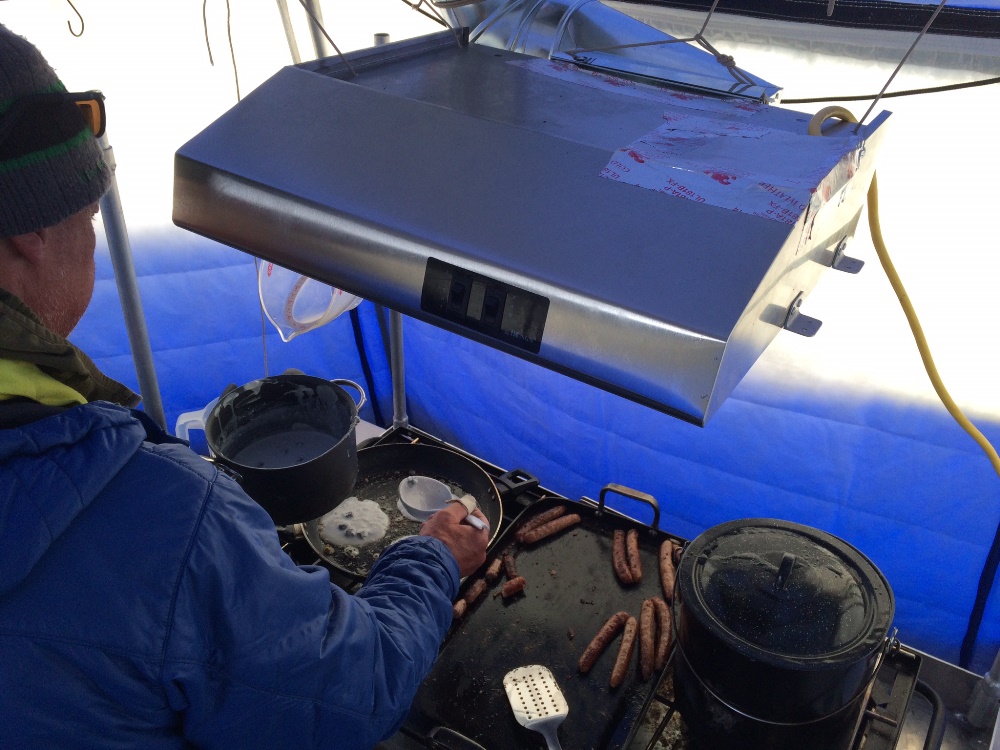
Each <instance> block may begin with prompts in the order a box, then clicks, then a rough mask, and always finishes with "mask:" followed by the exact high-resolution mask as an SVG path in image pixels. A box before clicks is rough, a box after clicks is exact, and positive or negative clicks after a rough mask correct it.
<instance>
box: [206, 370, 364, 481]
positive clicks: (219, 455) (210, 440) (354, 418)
mask: <svg viewBox="0 0 1000 750" xmlns="http://www.w3.org/2000/svg"><path fill="white" fill-rule="evenodd" d="M265 383H275V384H281V383H291V384H298V385H303V386H313V387H318V386H325V387H328V388H331V389H333V390H334V391H335V392H336V393H337V395H338V398H339V399H340V401H341V403H342V404H344V405H345V406H346V407H347V408H348V411H349V414H350V420H349V424H348V425H347V427H346V428H345V430H344V434H343V435H341V436H340V438H339V439H338V440H337V442H336V443H334V444H333V445H331V446H330V447H329V448H327V449H326V450H325V451H323V452H322V453H320V454H318V455H317V456H315V457H313V458H312V459H310V460H309V461H308V462H307V463H311V462H313V461H318V460H319V459H321V458H323V457H324V456H328V455H329V454H331V453H333V452H334V451H337V450H340V449H341V448H342V446H343V444H344V442H345V441H347V440H355V439H356V438H355V430H356V429H357V426H358V424H359V423H360V422H361V417H360V416H359V414H358V412H359V410H360V405H359V404H358V403H357V402H356V401H355V400H354V399H353V398H352V397H351V395H350V394H349V393H348V392H347V391H346V390H345V389H344V388H342V387H341V386H340V385H339V384H340V383H345V384H348V385H351V386H353V387H354V388H356V389H357V390H358V391H359V393H361V394H362V401H361V403H362V404H363V403H364V391H363V390H361V387H360V386H358V385H357V384H355V383H353V382H351V381H348V380H327V379H325V378H320V377H317V376H315V375H305V374H299V373H284V374H281V375H269V376H267V377H264V378H257V379H256V380H251V381H250V382H249V383H245V384H244V385H241V386H239V387H237V388H232V389H231V390H229V391H227V392H226V393H224V394H223V395H222V396H220V397H219V399H218V401H217V402H216V404H215V406H214V407H212V410H211V412H209V415H208V418H207V419H206V420H205V442H206V444H207V445H208V450H209V451H210V452H211V454H212V457H213V458H215V459H217V460H220V461H223V462H224V463H226V464H228V465H230V466H232V467H233V468H234V469H237V470H239V469H243V470H245V471H253V472H255V473H258V474H266V473H270V472H278V471H288V470H289V469H294V468H296V467H297V466H302V464H292V465H289V466H250V465H249V464H245V463H242V462H240V461H238V460H236V459H234V458H232V457H230V456H227V455H225V453H224V452H223V451H222V450H221V449H220V448H219V446H218V444H217V443H218V439H217V437H218V436H216V435H213V433H214V432H215V430H214V429H211V428H210V425H217V424H219V423H220V418H219V415H220V413H221V412H222V410H223V409H224V408H226V407H227V406H228V405H230V404H231V403H232V402H233V400H235V399H236V398H237V397H238V396H239V395H241V394H244V393H247V392H249V391H251V390H253V389H259V388H260V387H261V386H262V385H263V384H265ZM330 436H331V437H336V435H335V434H334V433H332V432H331V433H330Z"/></svg>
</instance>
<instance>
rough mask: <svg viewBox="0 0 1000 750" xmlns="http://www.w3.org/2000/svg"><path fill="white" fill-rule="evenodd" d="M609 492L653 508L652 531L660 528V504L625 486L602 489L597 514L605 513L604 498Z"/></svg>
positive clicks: (611, 486)
mask: <svg viewBox="0 0 1000 750" xmlns="http://www.w3.org/2000/svg"><path fill="white" fill-rule="evenodd" d="M609 492H614V493H615V494H616V495H624V496H625V497H630V498H632V499H633V500H639V501H640V502H644V503H646V504H647V505H650V506H652V508H653V525H652V526H650V528H651V529H658V528H660V504H659V503H658V502H656V498H655V497H653V496H652V495H649V494H647V493H645V492H640V491H639V490H633V489H632V488H631V487H626V486H625V485H623V484H606V485H604V486H603V487H602V488H601V497H600V499H599V500H598V502H597V512H598V513H603V512H604V496H605V495H607V494H608V493H609Z"/></svg>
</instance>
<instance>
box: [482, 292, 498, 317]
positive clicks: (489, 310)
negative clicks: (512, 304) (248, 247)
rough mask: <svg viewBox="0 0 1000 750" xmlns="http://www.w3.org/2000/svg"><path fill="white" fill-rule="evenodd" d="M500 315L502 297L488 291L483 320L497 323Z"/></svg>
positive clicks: (484, 303)
mask: <svg viewBox="0 0 1000 750" xmlns="http://www.w3.org/2000/svg"><path fill="white" fill-rule="evenodd" d="M499 315H500V297H499V296H497V295H496V294H495V293H493V292H487V294H486V300H485V301H484V302H483V322H484V323H496V321H497V318H498V317H499Z"/></svg>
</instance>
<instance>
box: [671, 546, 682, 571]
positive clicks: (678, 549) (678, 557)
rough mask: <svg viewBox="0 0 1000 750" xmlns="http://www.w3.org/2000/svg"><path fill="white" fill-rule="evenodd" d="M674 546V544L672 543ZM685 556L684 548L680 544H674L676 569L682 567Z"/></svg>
mask: <svg viewBox="0 0 1000 750" xmlns="http://www.w3.org/2000/svg"><path fill="white" fill-rule="evenodd" d="M671 544H673V542H671ZM683 554H684V548H683V547H682V546H680V545H679V544H674V567H675V568H679V567H680V565H681V556H682V555H683Z"/></svg>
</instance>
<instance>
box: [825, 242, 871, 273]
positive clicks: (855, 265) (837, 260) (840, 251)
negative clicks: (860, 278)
mask: <svg viewBox="0 0 1000 750" xmlns="http://www.w3.org/2000/svg"><path fill="white" fill-rule="evenodd" d="M846 249H847V239H843V240H841V241H840V244H839V245H837V249H836V250H834V251H833V263H831V264H830V267H831V268H833V269H834V270H837V271H843V272H844V273H857V272H858V271H860V270H861V269H862V268H864V267H865V262H864V261H863V260H861V259H860V258H851V257H850V256H848V255H846V254H845V252H844V251H845V250H846Z"/></svg>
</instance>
